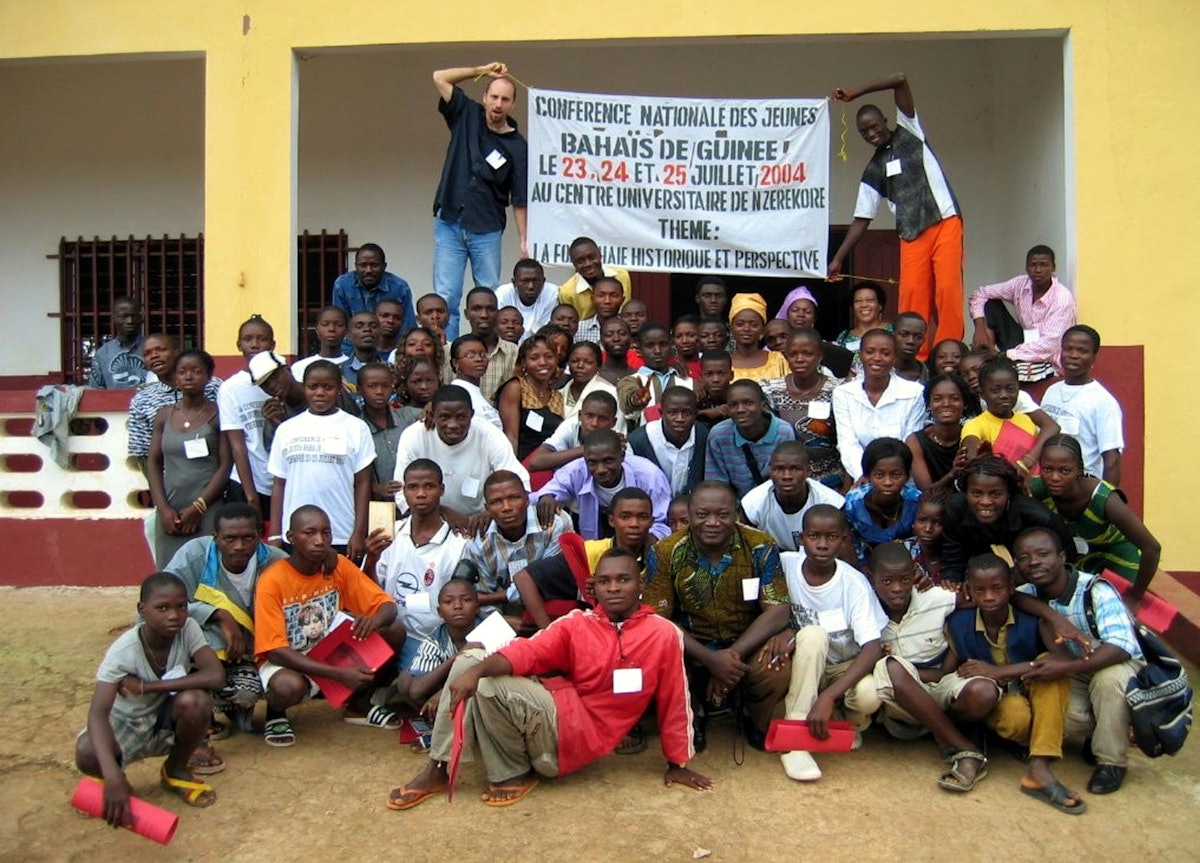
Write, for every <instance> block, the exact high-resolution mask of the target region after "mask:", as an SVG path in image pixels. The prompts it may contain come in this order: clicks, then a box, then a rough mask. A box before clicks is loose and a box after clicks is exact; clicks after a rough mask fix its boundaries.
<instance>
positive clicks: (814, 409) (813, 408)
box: [808, 402, 833, 420]
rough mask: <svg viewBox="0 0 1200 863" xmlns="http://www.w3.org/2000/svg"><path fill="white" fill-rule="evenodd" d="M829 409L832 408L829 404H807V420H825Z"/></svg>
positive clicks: (827, 417)
mask: <svg viewBox="0 0 1200 863" xmlns="http://www.w3.org/2000/svg"><path fill="white" fill-rule="evenodd" d="M831 407H833V406H832V405H831V404H830V403H829V402H809V403H808V418H809V419H810V420H827V419H829V413H830V408H831Z"/></svg>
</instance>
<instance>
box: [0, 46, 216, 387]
mask: <svg viewBox="0 0 1200 863" xmlns="http://www.w3.org/2000/svg"><path fill="white" fill-rule="evenodd" d="M0 117H4V118H5V120H4V123H3V125H2V126H0V201H3V212H2V214H0V297H3V298H4V299H5V300H6V301H7V302H6V315H5V318H6V325H7V326H6V334H5V338H4V339H2V340H0V374H4V375H44V374H46V373H47V372H50V371H57V370H59V369H60V368H61V366H62V361H61V353H60V348H59V333H60V327H59V322H58V320H57V319H55V318H50V317H47V315H48V314H49V313H51V312H57V311H58V310H59V283H58V262H57V261H52V260H47V258H46V256H47V255H52V254H55V253H57V251H58V243H59V238H60V237H63V236H66V237H68V238H70V239H74V238H75V237H77V236H83V237H84V238H85V239H91V238H92V237H93V236H100V237H103V238H105V239H107V238H109V237H111V236H113V235H116V236H118V237H125V236H128V235H130V234H132V235H134V236H146V235H147V234H156V235H162V234H163V233H169V234H171V235H172V236H175V235H178V234H180V233H186V234H188V235H189V236H195V235H196V234H198V233H200V232H201V231H202V230H203V229H204V63H203V61H202V60H201V59H199V58H196V59H174V60H144V61H123V62H116V61H112V62H99V63H98V62H37V63H28V62H27V63H19V64H0Z"/></svg>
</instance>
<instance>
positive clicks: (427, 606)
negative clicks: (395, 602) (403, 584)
mask: <svg viewBox="0 0 1200 863" xmlns="http://www.w3.org/2000/svg"><path fill="white" fill-rule="evenodd" d="M404 608H405V609H406V610H407V611H416V612H422V611H432V610H433V608H432V597H430V595H429V594H428V593H425V592H424V591H419V592H417V593H410V594H409V595H408V596H406V597H405V598H404Z"/></svg>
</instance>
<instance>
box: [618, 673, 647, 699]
mask: <svg viewBox="0 0 1200 863" xmlns="http://www.w3.org/2000/svg"><path fill="white" fill-rule="evenodd" d="M641 691H642V670H641V669H640V668H614V669H613V695H629V694H631V693H634V692H641Z"/></svg>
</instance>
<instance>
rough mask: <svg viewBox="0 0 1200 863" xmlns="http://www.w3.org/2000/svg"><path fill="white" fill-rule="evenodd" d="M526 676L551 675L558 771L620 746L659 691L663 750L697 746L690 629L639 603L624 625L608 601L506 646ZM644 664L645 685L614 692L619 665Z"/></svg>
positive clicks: (678, 760) (685, 755) (671, 752)
mask: <svg viewBox="0 0 1200 863" xmlns="http://www.w3.org/2000/svg"><path fill="white" fill-rule="evenodd" d="M500 653H501V655H503V656H504V658H505V659H507V660H508V661H509V662H511V663H512V667H513V674H514V675H516V676H519V677H526V676H529V675H538V674H547V673H549V672H552V671H561V672H562V673H563V676H562V677H551V678H547V679H545V680H543V681H541V682H542V684H543V685H544V686H545V687H546V688H547V689H548V690H550V694H551V695H552V696H553V698H554V705H555V707H556V708H557V711H558V773H559V775H560V776H565V775H566V774H568V773H572V772H574V771H575V770H578V769H579V768H581V767H584V766H586V765H588V764H590V763H592V762H593V761H595V760H596V759H598V758H600V757H602V756H604V755H607V754H609V753H610V752H612V751H613V749H615V748H616V746H617V744H618V743H620V742H621V738H622V737H624V736H625V735H626V734H627V733H628V732H629V729H631V728H632V727H633V725H634V723H635V722H637V721H638V719H639V718H641V716H642V714H643V713H644V712H645V711H646V708H647V707H648V706H649V705H650V700H651V699H653V700H654V701H655V703H656V704H657V705H658V728H659V734H660V735H661V737H662V750H663V755H665V756H666V758H667V760H668V761H671V762H673V763H675V764H685V763H686V762H688V761H691V759H692V756H694V755H695V750H694V749H693V748H692V708H691V702H690V699H689V697H688V688H687V675H686V674H685V672H684V667H683V633H682V632H680V630H679V629H678V628H677V627H676V626H675V625H674V624H673V623H671V622H669V621H668V620H666V619H665V618H663V617H660V616H659V615H657V614H655V613H654V611H653V610H652V609H651V608H650V607H649V606H647V605H643V606H641V607H639V608H638V609H637V610H636V611H635V612H634V613H633V614H632V615H631V616H630V617H629V619H628V620H626V621H625V623H624V624H623V625H622V626H621V630H620V632H619V633H618V631H617V627H616V626H615V625H614V624H613V623H612V622H611V621H610V620H609V619H608V617H607V616H606V615H605V614H604V610H603V608H598V609H593V610H588V611H573V612H571V613H570V614H568V615H567V616H566V617H560V618H558V619H557V620H555V621H553V622H552V623H551V624H550V625H549V626H548V627H547V628H546V629H544V630H542V631H541V632H539V633H538V634H537V635H535V636H533V638H530V639H523V640H519V641H514V642H513V643H512V644H509V645H508V646H507V647H505V648H504V649H502V650H501V651H500ZM617 668H640V669H641V670H642V691H641V692H636V693H627V694H622V695H614V694H613V670H614V669H617Z"/></svg>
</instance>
